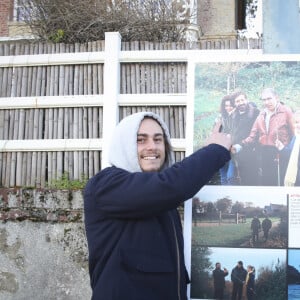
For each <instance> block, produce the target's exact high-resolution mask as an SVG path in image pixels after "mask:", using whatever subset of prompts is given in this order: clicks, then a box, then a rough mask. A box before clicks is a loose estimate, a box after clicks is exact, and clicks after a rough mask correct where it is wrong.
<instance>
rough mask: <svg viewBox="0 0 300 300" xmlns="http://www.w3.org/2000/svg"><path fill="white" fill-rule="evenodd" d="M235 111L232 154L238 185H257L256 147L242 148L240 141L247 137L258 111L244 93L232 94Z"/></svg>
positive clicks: (233, 116) (233, 115)
mask: <svg viewBox="0 0 300 300" xmlns="http://www.w3.org/2000/svg"><path fill="white" fill-rule="evenodd" d="M233 99H234V105H235V111H234V113H233V114H232V119H233V121H232V143H233V146H232V149H231V151H232V154H233V159H234V161H235V166H236V170H237V177H238V178H239V182H238V181H237V184H240V185H258V183H259V181H258V174H259V164H258V157H257V153H256V145H255V143H252V144H251V145H247V146H245V147H242V146H241V145H242V141H243V140H244V139H245V138H247V137H248V135H249V133H250V131H251V128H252V126H253V123H254V122H255V120H256V118H257V116H258V114H259V109H258V108H257V107H256V105H255V104H254V103H253V102H250V101H249V100H248V97H247V95H246V93H245V92H243V91H237V92H236V93H235V94H233Z"/></svg>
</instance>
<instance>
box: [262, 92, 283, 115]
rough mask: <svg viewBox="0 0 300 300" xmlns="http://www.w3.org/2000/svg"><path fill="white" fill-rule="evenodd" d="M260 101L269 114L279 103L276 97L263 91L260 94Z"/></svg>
mask: <svg viewBox="0 0 300 300" xmlns="http://www.w3.org/2000/svg"><path fill="white" fill-rule="evenodd" d="M261 100H262V101H263V105H264V107H265V108H266V109H267V110H269V111H270V112H273V111H275V108H276V106H277V103H278V101H279V99H278V97H277V96H276V95H273V93H272V92H271V91H263V92H262V94H261Z"/></svg>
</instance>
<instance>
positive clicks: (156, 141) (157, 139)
mask: <svg viewBox="0 0 300 300" xmlns="http://www.w3.org/2000/svg"><path fill="white" fill-rule="evenodd" d="M154 141H155V143H161V142H162V141H163V139H162V138H155V139H154Z"/></svg>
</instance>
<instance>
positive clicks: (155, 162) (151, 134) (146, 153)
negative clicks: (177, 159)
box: [137, 118, 166, 172]
mask: <svg viewBox="0 0 300 300" xmlns="http://www.w3.org/2000/svg"><path fill="white" fill-rule="evenodd" d="M137 151H138V160H139V164H140V167H141V169H142V171H144V172H153V171H159V170H160V169H161V167H162V166H163V164H164V162H165V158H166V149H165V140H164V134H163V130H162V128H161V126H160V125H159V124H158V123H157V122H156V121H155V120H153V119H148V118H146V119H144V120H143V121H142V122H141V125H140V128H139V130H138V134H137Z"/></svg>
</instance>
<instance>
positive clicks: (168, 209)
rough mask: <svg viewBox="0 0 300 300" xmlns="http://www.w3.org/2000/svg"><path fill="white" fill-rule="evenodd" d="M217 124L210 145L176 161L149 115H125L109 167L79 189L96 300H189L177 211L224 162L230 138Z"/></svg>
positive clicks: (162, 128) (163, 133) (160, 124)
mask: <svg viewBox="0 0 300 300" xmlns="http://www.w3.org/2000/svg"><path fill="white" fill-rule="evenodd" d="M219 130H220V124H217V125H216V126H215V127H214V130H213V133H212V134H211V136H210V137H209V138H208V140H207V146H205V147H203V148H202V149H199V150H198V151H196V152H194V153H193V154H191V155H190V156H189V157H187V158H185V159H184V160H182V161H181V162H178V163H175V164H174V163H173V154H172V150H171V143H170V135H169V132H168V128H167V126H166V124H165V123H164V122H163V120H162V119H161V118H160V117H159V116H158V115H156V114H154V113H151V112H140V113H136V114H133V115H130V116H128V117H126V118H124V119H123V120H122V121H121V122H120V123H119V124H118V126H117V127H116V129H115V132H114V135H113V137H112V142H111V146H110V150H109V154H108V156H109V157H108V161H109V164H110V166H109V167H107V168H105V169H103V170H102V171H100V172H99V173H98V174H96V175H95V176H94V177H92V178H91V179H90V180H89V181H88V183H87V185H86V187H85V190H84V219H85V229H86V236H87V242H88V251H89V272H90V282H91V287H92V299H93V300H112V299H116V300H119V299H122V300H154V299H155V300H166V299H168V300H171V299H172V300H179V299H180V300H186V299H187V284H188V283H189V278H188V274H187V271H186V268H185V263H184V252H183V235H182V228H181V220H180V217H179V214H178V211H177V209H176V208H177V207H178V206H179V205H181V204H182V202H183V201H185V200H188V199H190V198H191V197H193V196H194V195H195V194H196V193H197V192H198V191H199V189H201V187H202V186H203V185H205V184H206V183H207V182H208V181H209V180H210V179H211V178H212V176H213V175H214V173H215V172H217V171H218V170H219V168H220V167H222V166H223V165H224V164H225V163H226V162H227V161H228V160H229V159H230V151H229V148H230V147H231V138H230V136H228V135H226V134H224V133H220V132H219Z"/></svg>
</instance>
